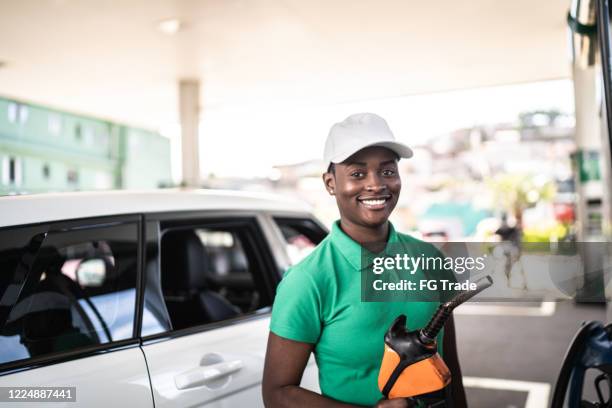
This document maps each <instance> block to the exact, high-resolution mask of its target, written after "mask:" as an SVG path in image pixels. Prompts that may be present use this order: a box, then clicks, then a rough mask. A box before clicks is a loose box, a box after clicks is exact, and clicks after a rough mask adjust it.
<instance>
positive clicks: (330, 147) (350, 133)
mask: <svg viewBox="0 0 612 408" xmlns="http://www.w3.org/2000/svg"><path fill="white" fill-rule="evenodd" d="M371 146H381V147H386V148H387V149H389V150H392V151H394V152H395V153H397V155H398V156H399V157H400V158H405V159H407V158H409V157H412V149H410V148H409V147H408V146H406V145H405V144H403V143H399V142H396V141H395V137H394V136H393V133H391V129H389V125H388V124H387V122H386V121H385V120H384V119H383V118H381V117H380V116H378V115H375V114H373V113H356V114H354V115H351V116H349V117H348V118H346V119H344V120H343V121H342V122H339V123H336V124H335V125H334V126H332V128H331V129H330V131H329V135H328V136H327V140H326V141H325V152H324V153H323V160H324V161H325V165H326V166H328V165H329V164H330V163H341V162H343V161H344V160H346V159H348V158H349V157H350V156H351V155H353V154H354V153H357V152H358V151H359V150H361V149H363V148H365V147H371Z"/></svg>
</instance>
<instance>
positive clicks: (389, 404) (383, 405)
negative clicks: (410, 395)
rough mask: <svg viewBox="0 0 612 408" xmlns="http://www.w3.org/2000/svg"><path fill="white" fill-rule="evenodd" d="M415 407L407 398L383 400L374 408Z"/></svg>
mask: <svg viewBox="0 0 612 408" xmlns="http://www.w3.org/2000/svg"><path fill="white" fill-rule="evenodd" d="M414 406H415V405H414V402H412V400H409V399H407V398H392V399H381V400H380V401H378V402H377V403H376V405H374V408H410V407H414Z"/></svg>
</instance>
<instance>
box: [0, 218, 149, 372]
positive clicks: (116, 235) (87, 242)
mask: <svg viewBox="0 0 612 408" xmlns="http://www.w3.org/2000/svg"><path fill="white" fill-rule="evenodd" d="M137 245H138V226H137V224H136V223H131V224H123V225H114V226H103V227H97V228H96V227H92V228H78V229H74V230H67V231H65V230H60V231H55V232H54V231H53V230H52V231H51V232H49V233H48V234H44V233H40V231H37V230H36V229H28V228H25V229H8V230H1V231H0V294H1V295H0V328H1V331H0V364H3V363H8V362H13V361H16V360H21V359H27V358H33V357H40V356H45V355H49V354H52V353H58V352H65V351H71V350H75V349H78V348H82V347H87V346H93V345H99V344H104V343H110V342H113V341H118V340H125V339H129V338H131V337H132V336H133V328H134V316H135V300H136V273H137Z"/></svg>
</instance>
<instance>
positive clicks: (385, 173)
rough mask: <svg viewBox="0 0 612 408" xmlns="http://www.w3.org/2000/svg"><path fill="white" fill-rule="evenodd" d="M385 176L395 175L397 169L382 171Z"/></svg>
mask: <svg viewBox="0 0 612 408" xmlns="http://www.w3.org/2000/svg"><path fill="white" fill-rule="evenodd" d="M382 174H383V176H387V177H389V176H394V175H395V171H394V170H383V172H382Z"/></svg>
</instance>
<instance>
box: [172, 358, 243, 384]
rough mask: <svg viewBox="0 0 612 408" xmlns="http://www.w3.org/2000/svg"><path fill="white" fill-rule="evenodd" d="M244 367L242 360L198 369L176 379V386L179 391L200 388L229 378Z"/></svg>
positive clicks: (186, 372)
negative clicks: (211, 382) (208, 383)
mask: <svg viewBox="0 0 612 408" xmlns="http://www.w3.org/2000/svg"><path fill="white" fill-rule="evenodd" d="M243 366H244V364H243V363H242V360H234V361H224V362H221V363H217V364H211V365H207V366H204V367H197V368H194V369H191V370H189V371H185V372H184V373H181V374H179V375H177V376H176V377H174V384H175V385H176V388H178V389H179V390H184V389H187V388H194V387H200V386H202V385H205V384H206V383H207V382H210V381H214V380H218V379H220V378H223V377H227V376H228V375H230V374H233V373H235V372H237V371H239V370H240V369H241V368H242V367H243Z"/></svg>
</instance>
